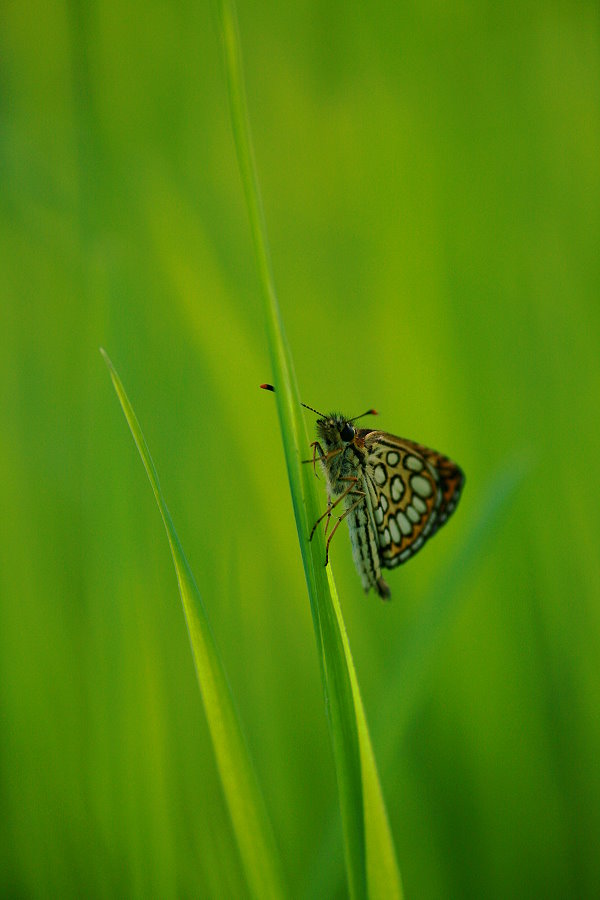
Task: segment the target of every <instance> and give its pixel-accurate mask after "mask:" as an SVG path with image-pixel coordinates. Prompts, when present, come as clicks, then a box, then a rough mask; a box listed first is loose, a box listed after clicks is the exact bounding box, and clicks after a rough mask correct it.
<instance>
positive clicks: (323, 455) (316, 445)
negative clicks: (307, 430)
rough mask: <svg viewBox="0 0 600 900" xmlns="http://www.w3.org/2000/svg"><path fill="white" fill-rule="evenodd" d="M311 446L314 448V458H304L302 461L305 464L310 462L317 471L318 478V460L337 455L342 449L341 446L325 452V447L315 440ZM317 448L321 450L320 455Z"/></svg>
mask: <svg viewBox="0 0 600 900" xmlns="http://www.w3.org/2000/svg"><path fill="white" fill-rule="evenodd" d="M310 446H311V447H312V448H313V455H312V459H303V460H301V462H302V463H303V464H308V463H310V464H311V465H312V467H313V471H314V473H315V478H318V477H319V476H318V475H317V460H318V461H319V462H321V461H325V460H328V459H331V458H332V457H333V456H337V455H338V453H341V452H342V450H341V448H338V449H336V450H330V451H329V453H325V451H324V450H323V448H322V447H321V445H320V443H319V442H318V441H313V442H312V444H311V445H310ZM317 450H318V451H319V456H317Z"/></svg>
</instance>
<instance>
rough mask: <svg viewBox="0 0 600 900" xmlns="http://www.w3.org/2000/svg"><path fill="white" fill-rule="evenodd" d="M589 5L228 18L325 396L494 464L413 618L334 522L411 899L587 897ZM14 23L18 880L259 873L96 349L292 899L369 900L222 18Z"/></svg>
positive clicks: (281, 268) (90, 6)
mask: <svg viewBox="0 0 600 900" xmlns="http://www.w3.org/2000/svg"><path fill="white" fill-rule="evenodd" d="M597 12H598V11H597V6H596V4H594V3H588V2H582V3H577V4H574V3H570V2H548V0H542V2H535V0H525V2H522V3H519V4H495V3H491V2H484V3H473V2H466V3H459V2H453V3H449V4H440V3H428V2H425V3H411V2H400V3H384V2H375V3H371V4H364V3H360V2H354V0H351V2H349V3H336V2H329V3H316V2H310V3H286V4H281V3H276V2H273V0H263V2H259V3H253V4H241V8H240V10H239V14H240V29H241V37H242V43H243V50H244V55H245V67H246V77H247V90H248V97H249V106H250V114H251V119H252V127H253V132H254V139H255V149H256V159H257V165H258V171H259V176H260V179H261V183H262V189H263V194H264V203H265V209H266V216H267V222H268V227H269V233H270V240H271V249H272V257H273V264H274V268H275V274H276V280H277V285H278V291H279V297H280V304H281V309H282V315H283V317H284V321H285V324H286V328H287V334H288V338H289V342H290V345H291V348H292V352H293V355H294V359H295V366H296V373H297V376H298V381H299V385H300V390H301V395H302V397H303V399H304V400H305V401H306V402H307V403H310V404H311V405H314V406H316V407H317V408H321V409H325V410H326V411H327V410H329V409H330V408H341V409H343V410H345V411H347V413H348V414H357V413H358V412H360V411H362V409H364V408H367V407H369V406H373V405H374V406H376V407H377V408H378V409H379V410H380V418H379V420H378V423H377V424H378V425H379V426H380V427H382V428H384V429H386V430H389V431H392V432H394V433H396V434H400V435H404V436H406V437H411V438H414V439H415V440H419V441H421V442H423V443H427V444H429V445H430V446H433V447H436V448H439V449H441V450H443V451H444V452H446V453H448V454H449V455H450V456H452V457H453V458H455V459H456V460H458V461H459V462H460V463H461V464H462V465H463V467H464V469H465V471H466V473H467V487H466V491H465V494H464V497H463V500H462V501H461V505H460V507H459V509H458V511H457V513H456V515H455V517H454V518H453V519H452V521H451V522H450V523H449V525H448V526H447V527H446V528H444V529H443V531H442V532H440V534H439V535H438V536H437V537H436V538H435V540H434V541H432V542H431V543H430V544H429V545H428V546H427V548H426V549H425V550H424V551H423V553H422V554H419V556H418V557H416V558H415V559H414V560H413V561H411V562H410V563H409V565H408V566H406V567H402V568H400V569H398V570H396V571H395V572H393V573H391V574H390V578H389V581H390V584H391V587H392V591H393V602H392V603H391V604H389V605H385V604H382V603H381V602H380V601H379V600H378V599H376V598H374V597H373V596H368V597H365V596H364V594H363V593H362V591H361V588H360V583H359V581H358V578H357V576H356V573H355V571H354V568H353V564H352V559H351V553H350V544H349V540H348V539H347V535H346V534H343V533H342V534H340V536H339V539H338V538H337V537H336V540H335V543H334V545H333V565H334V571H335V575H336V579H337V582H338V588H339V591H340V596H341V601H342V607H343V611H344V615H345V618H346V623H347V627H348V632H349V637H350V642H351V646H352V648H353V653H354V657H355V662H356V666H357V672H358V677H359V681H360V684H361V688H362V692H363V697H364V701H365V706H366V711H367V716H368V719H369V722H370V725H371V730H372V737H373V743H374V747H375V752H376V755H377V758H378V761H379V764H380V770H381V779H382V784H383V789H384V794H385V797H386V800H387V803H388V807H389V814H390V819H391V823H392V828H393V833H394V837H395V840H396V844H397V851H398V856H399V861H400V865H401V869H402V872H403V879H404V883H405V888H406V893H407V897H419V898H440V897H471V898H481V897H486V898H505V897H511V898H513V897H588V896H598V894H599V893H600V854H599V853H598V846H599V840H600V769H599V759H600V712H599V710H600V678H599V675H600V653H599V640H598V639H599V636H600V610H599V601H600V562H599V546H600V503H599V499H600V498H599V491H598V472H597V461H598V459H599V457H600V425H599V399H600V352H599V333H600V329H599V325H600V305H599V302H598V296H599V293H598V288H599V281H600V279H599V274H600V273H599V269H600V266H599V259H600V257H599V254H598V246H599V227H598V226H599V210H600V203H599V201H600V196H599V195H600V167H599V165H598V160H599V159H600V112H599V111H600V38H599V28H598V15H597ZM0 41H1V53H0V72H1V78H2V101H1V140H0V153H1V173H2V174H1V185H2V188H1V195H0V229H1V240H0V259H1V271H2V284H1V289H0V290H1V295H2V299H1V302H0V334H1V352H0V397H1V416H2V418H1V433H0V471H1V472H2V476H1V484H2V491H1V493H2V515H1V519H0V521H1V526H0V527H1V529H2V533H1V540H0V554H1V558H0V589H1V607H0V610H1V611H0V617H1V618H0V685H1V687H0V691H1V693H0V704H1V706H0V715H1V721H0V760H1V773H0V808H1V815H0V879H1V881H0V891H1V893H2V895H3V896H10V897H23V898H28V897H42V896H43V897H47V896H61V897H68V896H86V897H115V896H131V897H158V896H160V897H199V896H202V897H223V896H232V897H234V896H236V897H237V896H240V897H243V896H245V895H246V888H245V885H244V881H243V876H242V870H241V866H240V863H239V860H238V856H237V850H236V848H235V844H234V841H233V839H232V835H231V830H230V825H229V821H228V816H227V811H226V809H225V806H224V802H223V797H222V794H221V789H220V786H219V782H218V777H217V774H216V769H215V764H214V760H213V755H212V751H211V746H210V741H209V737H208V733H207V727H206V724H205V720H204V716H203V711H202V706H201V701H200V696H199V692H198V689H197V685H196V682H195V674H194V669H193V664H192V659H191V654H190V651H189V646H188V639H187V635H186V630H185V625H184V620H183V615H182V612H181V608H180V601H179V598H178V595H177V586H176V580H175V576H174V572H173V569H172V564H171V560H170V556H169V551H168V546H167V542H166V539H165V535H164V533H163V528H162V524H161V522H160V518H159V514H158V511H157V509H156V507H155V504H154V499H153V497H152V493H151V490H150V487H149V485H148V482H147V479H146V476H145V474H144V471H143V469H142V465H141V463H140V460H139V458H138V457H137V454H136V451H135V448H134V445H133V441H132V440H131V437H130V435H129V433H128V430H127V427H126V423H125V420H124V418H123V416H122V413H121V410H120V408H119V406H118V403H117V400H116V397H115V395H114V392H113V390H112V387H111V384H110V380H109V377H108V374H107V371H106V368H105V366H104V364H103V362H102V359H101V357H100V355H99V353H98V348H99V346H100V345H103V346H105V347H106V348H107V350H108V352H109V354H110V355H111V357H112V359H113V361H114V363H115V365H116V367H117V369H118V370H119V372H120V375H121V377H122V378H123V381H124V383H125V386H126V388H127V390H128V392H129V395H130V397H131V400H132V402H133V404H134V406H135V409H136V412H137V414H138V416H139V418H140V420H141V423H142V427H143V428H144V430H145V433H146V437H147V439H148V441H149V444H150V447H151V450H152V452H153V456H154V460H155V462H156V464H157V467H158V469H159V472H160V475H161V481H162V486H163V490H164V493H165V496H166V498H167V502H168V503H169V506H170V509H171V513H172V515H173V518H174V520H175V523H176V526H177V529H178V532H179V535H180V538H181V540H182V542H183V545H184V547H185V549H186V552H187V555H188V557H189V559H190V562H191V564H192V567H193V569H194V572H195V575H196V578H197V581H198V584H199V586H200V589H201V592H202V595H203V598H204V601H205V604H206V607H207V609H208V612H209V615H210V619H211V622H212V625H213V628H214V632H215V636H216V640H217V642H218V645H219V648H220V650H221V653H222V656H223V658H224V661H225V665H226V668H227V671H228V674H229V678H230V682H231V686H232V690H233V692H234V695H235V697H236V701H237V704H238V707H239V710H240V714H241V717H242V720H243V722H244V725H245V729H246V733H247V737H248V741H249V744H250V746H251V749H252V752H253V755H254V758H255V760H256V765H257V768H258V771H259V774H260V779H261V783H262V785H263V788H264V791H265V795H266V798H267V803H268V807H269V811H270V813H271V816H272V819H273V822H274V827H275V831H276V834H277V838H278V842H279V845H280V847H281V851H282V854H283V858H284V863H285V868H286V871H287V873H288V876H289V880H290V884H291V890H292V892H293V894H294V895H295V896H335V897H344V896H345V892H346V888H345V884H344V878H343V869H342V860H341V853H340V849H339V832H338V829H339V823H338V821H337V819H336V815H335V804H336V791H335V775H334V769H333V763H332V755H331V752H330V748H329V744H328V735H327V726H326V719H325V714H324V709H323V703H322V693H321V687H320V682H319V672H318V663H317V656H316V652H315V645H314V636H313V631H312V623H311V618H310V611H309V604H308V599H307V594H306V589H305V584H304V579H303V573H302V568H301V562H300V555H299V551H298V546H297V538H296V534H295V526H294V522H293V515H292V509H291V503H290V499H289V493H288V486H287V481H286V474H285V468H284V464H283V455H282V449H281V444H280V437H279V432H278V424H277V416H276V409H275V404H274V402H273V398H272V397H270V396H269V395H268V394H264V393H261V392H260V391H259V390H258V384H259V383H260V382H262V381H265V380H270V378H271V372H270V367H269V357H268V349H267V345H266V339H265V333H264V329H263V321H262V313H261V302H260V288H259V283H258V278H257V273H256V269H255V262H254V258H253V254H252V246H251V241H250V236H249V228H248V223H247V218H246V212H245V208H244V204H243V195H242V189H241V182H240V178H239V174H238V171H237V166H236V160H235V155H234V150H233V141H232V136H231V131H230V125H229V118H228V108H227V98H226V90H225V81H224V76H223V69H222V64H221V57H220V46H219V38H218V27H217V16H216V14H215V11H214V9H213V8H212V7H211V6H210V5H209V4H207V3H205V2H200V3H193V2H188V0H178V2H175V3H173V2H169V0H149V2H148V0H146V2H144V3H142V2H139V0H126V2H122V0H119V2H117V0H101V2H95V0H70V2H61V0H58V2H55V3H43V2H40V0H23V2H21V3H15V2H13V3H6V4H4V5H3V9H2V29H1V38H0ZM306 418H307V423H308V425H309V428H310V429H311V430H312V422H313V417H312V416H311V415H310V414H309V413H307V414H306Z"/></svg>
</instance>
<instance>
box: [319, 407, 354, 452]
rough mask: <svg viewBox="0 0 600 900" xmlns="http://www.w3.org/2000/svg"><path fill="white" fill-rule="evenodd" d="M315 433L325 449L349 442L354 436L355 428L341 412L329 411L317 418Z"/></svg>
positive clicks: (343, 445)
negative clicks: (326, 414) (322, 416)
mask: <svg viewBox="0 0 600 900" xmlns="http://www.w3.org/2000/svg"><path fill="white" fill-rule="evenodd" d="M317 434H318V436H319V440H320V441H321V442H322V443H323V445H324V447H325V448H326V450H327V451H329V450H335V449H337V448H338V447H339V448H342V447H345V446H347V445H348V444H351V443H352V442H353V441H354V438H355V436H356V429H355V428H354V425H353V424H352V422H351V421H349V420H348V419H347V418H346V417H345V416H342V415H341V413H330V415H328V416H325V417H324V418H322V419H318V420H317Z"/></svg>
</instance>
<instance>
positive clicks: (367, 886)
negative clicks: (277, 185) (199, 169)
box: [220, 0, 402, 898]
mask: <svg viewBox="0 0 600 900" xmlns="http://www.w3.org/2000/svg"><path fill="white" fill-rule="evenodd" d="M220 13H221V27H222V35H223V47H224V55H225V69H226V75H227V81H228V88H229V99H230V106H231V120H232V126H233V132H234V138H235V144H236V150H237V156H238V162H239V166H240V170H241V175H242V183H243V187H244V192H245V196H246V203H247V206H248V213H249V217H250V225H251V231H252V236H253V241H254V246H255V251H256V256H257V261H258V268H259V273H260V278H261V283H262V288H263V300H264V310H265V317H266V323H267V335H268V342H269V351H270V355H271V364H272V369H273V376H274V380H275V384H276V386H277V391H276V399H277V409H278V412H279V420H280V424H281V431H282V438H283V446H284V451H285V458H286V464H287V471H288V478H289V482H290V490H291V494H292V502H293V506H294V514H295V517H296V526H297V529H298V538H299V541H300V549H301V552H302V560H303V563H304V572H305V576H306V582H307V586H308V593H309V597H310V604H311V611H312V617H313V625H314V629H315V637H316V641H317V647H318V655H319V661H320V666H321V674H322V679H323V690H324V695H325V707H326V711H327V715H328V721H329V730H330V736H331V742H332V745H333V753H334V761H335V766H336V775H337V784H338V795H339V803H340V811H341V818H342V828H343V834H344V855H345V863H346V873H347V878H348V886H349V891H350V895H351V896H352V897H354V898H362V897H367V896H369V897H371V898H377V897H381V898H383V897H385V898H399V897H401V896H402V888H401V881H400V873H399V870H398V865H397V862H396V856H395V851H394V846H393V841H392V837H391V833H390V829H389V823H388V819H387V813H386V809H385V805H384V802H383V798H382V793H381V787H380V784H379V775H378V772H377V768H376V765H375V760H374V756H373V750H372V747H371V740H370V737H369V732H368V728H367V724H366V718H365V714H364V709H363V706H362V700H361V697H360V692H359V690H358V683H357V679H356V673H355V670H354V663H353V661H352V656H351V654H350V649H349V645H348V640H347V637H346V631H345V628H344V623H343V620H342V614H341V610H340V606H339V603H338V600H337V594H336V592H335V585H334V582H333V576H332V574H331V570H330V569H328V570H327V571H326V570H325V568H324V566H323V561H324V559H325V548H324V544H323V538H322V535H321V533H320V532H319V533H318V535H317V536H316V539H315V540H313V542H312V543H309V541H308V535H309V533H310V526H311V525H312V522H314V521H315V520H316V519H317V517H318V515H319V511H318V504H317V498H316V494H315V487H314V478H313V476H312V474H311V473H310V472H309V471H308V467H306V466H304V467H303V466H302V465H301V464H300V460H301V457H302V453H301V450H300V448H301V447H303V448H306V447H307V446H308V439H307V436H306V429H305V427H304V421H303V419H302V417H301V415H300V403H299V397H298V390H297V385H296V379H295V375H294V370H293V365H292V360H291V355H290V352H289V349H288V346H287V342H286V339H285V334H284V329H283V324H282V321H281V316H280V312H279V305H278V303H277V297H276V293H275V287H274V280H273V274H272V270H271V263H270V258H269V252H268V245H267V237H266V227H265V220H264V214H263V209H262V202H261V197H260V191H259V186H258V179H257V176H256V169H255V165H254V159H253V152H252V142H251V137H250V128H249V124H248V114H247V108H246V98H245V93H244V82H243V76H242V66H241V53H240V46H239V36H238V30H237V20H236V15H235V9H234V5H233V2H231V0H222V2H221V3H220ZM309 523H310V524H309Z"/></svg>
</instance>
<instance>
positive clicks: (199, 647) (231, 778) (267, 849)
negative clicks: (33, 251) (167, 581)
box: [101, 350, 287, 898]
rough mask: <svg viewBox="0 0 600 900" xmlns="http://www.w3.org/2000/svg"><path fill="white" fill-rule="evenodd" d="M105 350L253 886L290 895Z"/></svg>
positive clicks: (195, 603)
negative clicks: (157, 522) (170, 572)
mask: <svg viewBox="0 0 600 900" xmlns="http://www.w3.org/2000/svg"><path fill="white" fill-rule="evenodd" d="M101 353H102V355H103V356H104V359H105V361H106V364H107V366H108V370H109V372H110V377H111V378H112V382H113V385H114V388H115V391H116V392H117V396H118V398H119V402H120V403H121V406H122V408H123V412H124V413H125V418H126V419H127V423H128V425H129V428H130V429H131V433H132V435H133V439H134V441H135V443H136V446H137V449H138V451H139V454H140V456H141V458H142V462H143V464H144V468H145V469H146V473H147V475H148V478H149V479H150V484H151V485H152V490H153V491H154V496H155V498H156V502H157V504H158V508H159V510H160V514H161V516H162V519H163V522H164V525H165V528H166V530H167V537H168V540H169V546H170V548H171V553H172V555H173V564H174V566H175V571H176V573H177V582H178V584H179V593H180V595H181V602H182V604H183V612H184V615H185V620H186V624H187V627H188V633H189V637H190V644H191V648H192V656H193V658H194V665H195V667H196V673H197V675H198V683H199V685H200V692H201V694H202V699H203V702H204V709H205V712H206V718H207V721H208V726H209V729H210V734H211V738H212V743H213V748H214V751H215V757H216V760H217V767H218V770H219V775H220V778H221V782H222V785H223V791H224V794H225V799H226V802H227V806H228V808H229V813H230V815H231V821H232V824H233V829H234V832H235V835H236V839H237V843H238V847H239V851H240V856H241V859H242V864H243V866H244V870H245V873H246V878H247V880H248V886H249V888H250V890H251V892H252V894H253V895H254V896H256V897H261V898H262V897H273V898H277V897H285V896H287V891H286V890H285V889H284V880H283V874H282V868H281V864H280V860H279V853H278V851H277V849H276V845H275V840H274V836H273V832H272V828H271V823H270V821H269V818H268V815H267V811H266V808H265V805H264V801H263V797H262V794H261V791H260V788H259V785H258V781H257V778H256V773H255V771H254V767H253V765H252V761H251V759H250V755H249V752H248V748H247V746H246V742H245V739H244V736H243V733H242V729H241V725H240V722H239V719H238V715H237V712H236V709H235V706H234V703H233V698H232V696H231V691H230V688H229V684H228V682H227V678H226V676H225V671H224V669H223V664H222V663H221V660H220V657H219V654H218V652H217V648H216V646H215V642H214V638H213V634H212V631H211V628H210V624H209V621H208V617H207V614H206V610H205V608H204V605H203V603H202V598H201V596H200V592H199V590H198V588H197V586H196V582H195V580H194V576H193V574H192V571H191V569H190V567H189V564H188V561H187V559H186V557H185V554H184V552H183V549H182V547H181V544H180V542H179V538H178V537H177V533H176V531H175V526H174V525H173V522H172V519H171V515H170V513H169V510H168V508H167V505H166V503H165V501H164V498H163V495H162V492H161V488H160V483H159V480H158V474H157V472H156V469H155V467H154V463H153V462H152V458H151V456H150V451H149V449H148V445H147V444H146V440H145V438H144V435H143V434H142V430H141V428H140V425H139V422H138V420H137V417H136V415H135V413H134V411H133V408H132V406H131V404H130V402H129V399H128V397H127V394H126V393H125V389H124V388H123V385H122V383H121V380H120V378H119V376H118V374H117V372H116V371H115V368H114V366H113V364H112V363H111V361H110V359H109V357H108V355H107V354H106V352H105V351H104V350H101Z"/></svg>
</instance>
